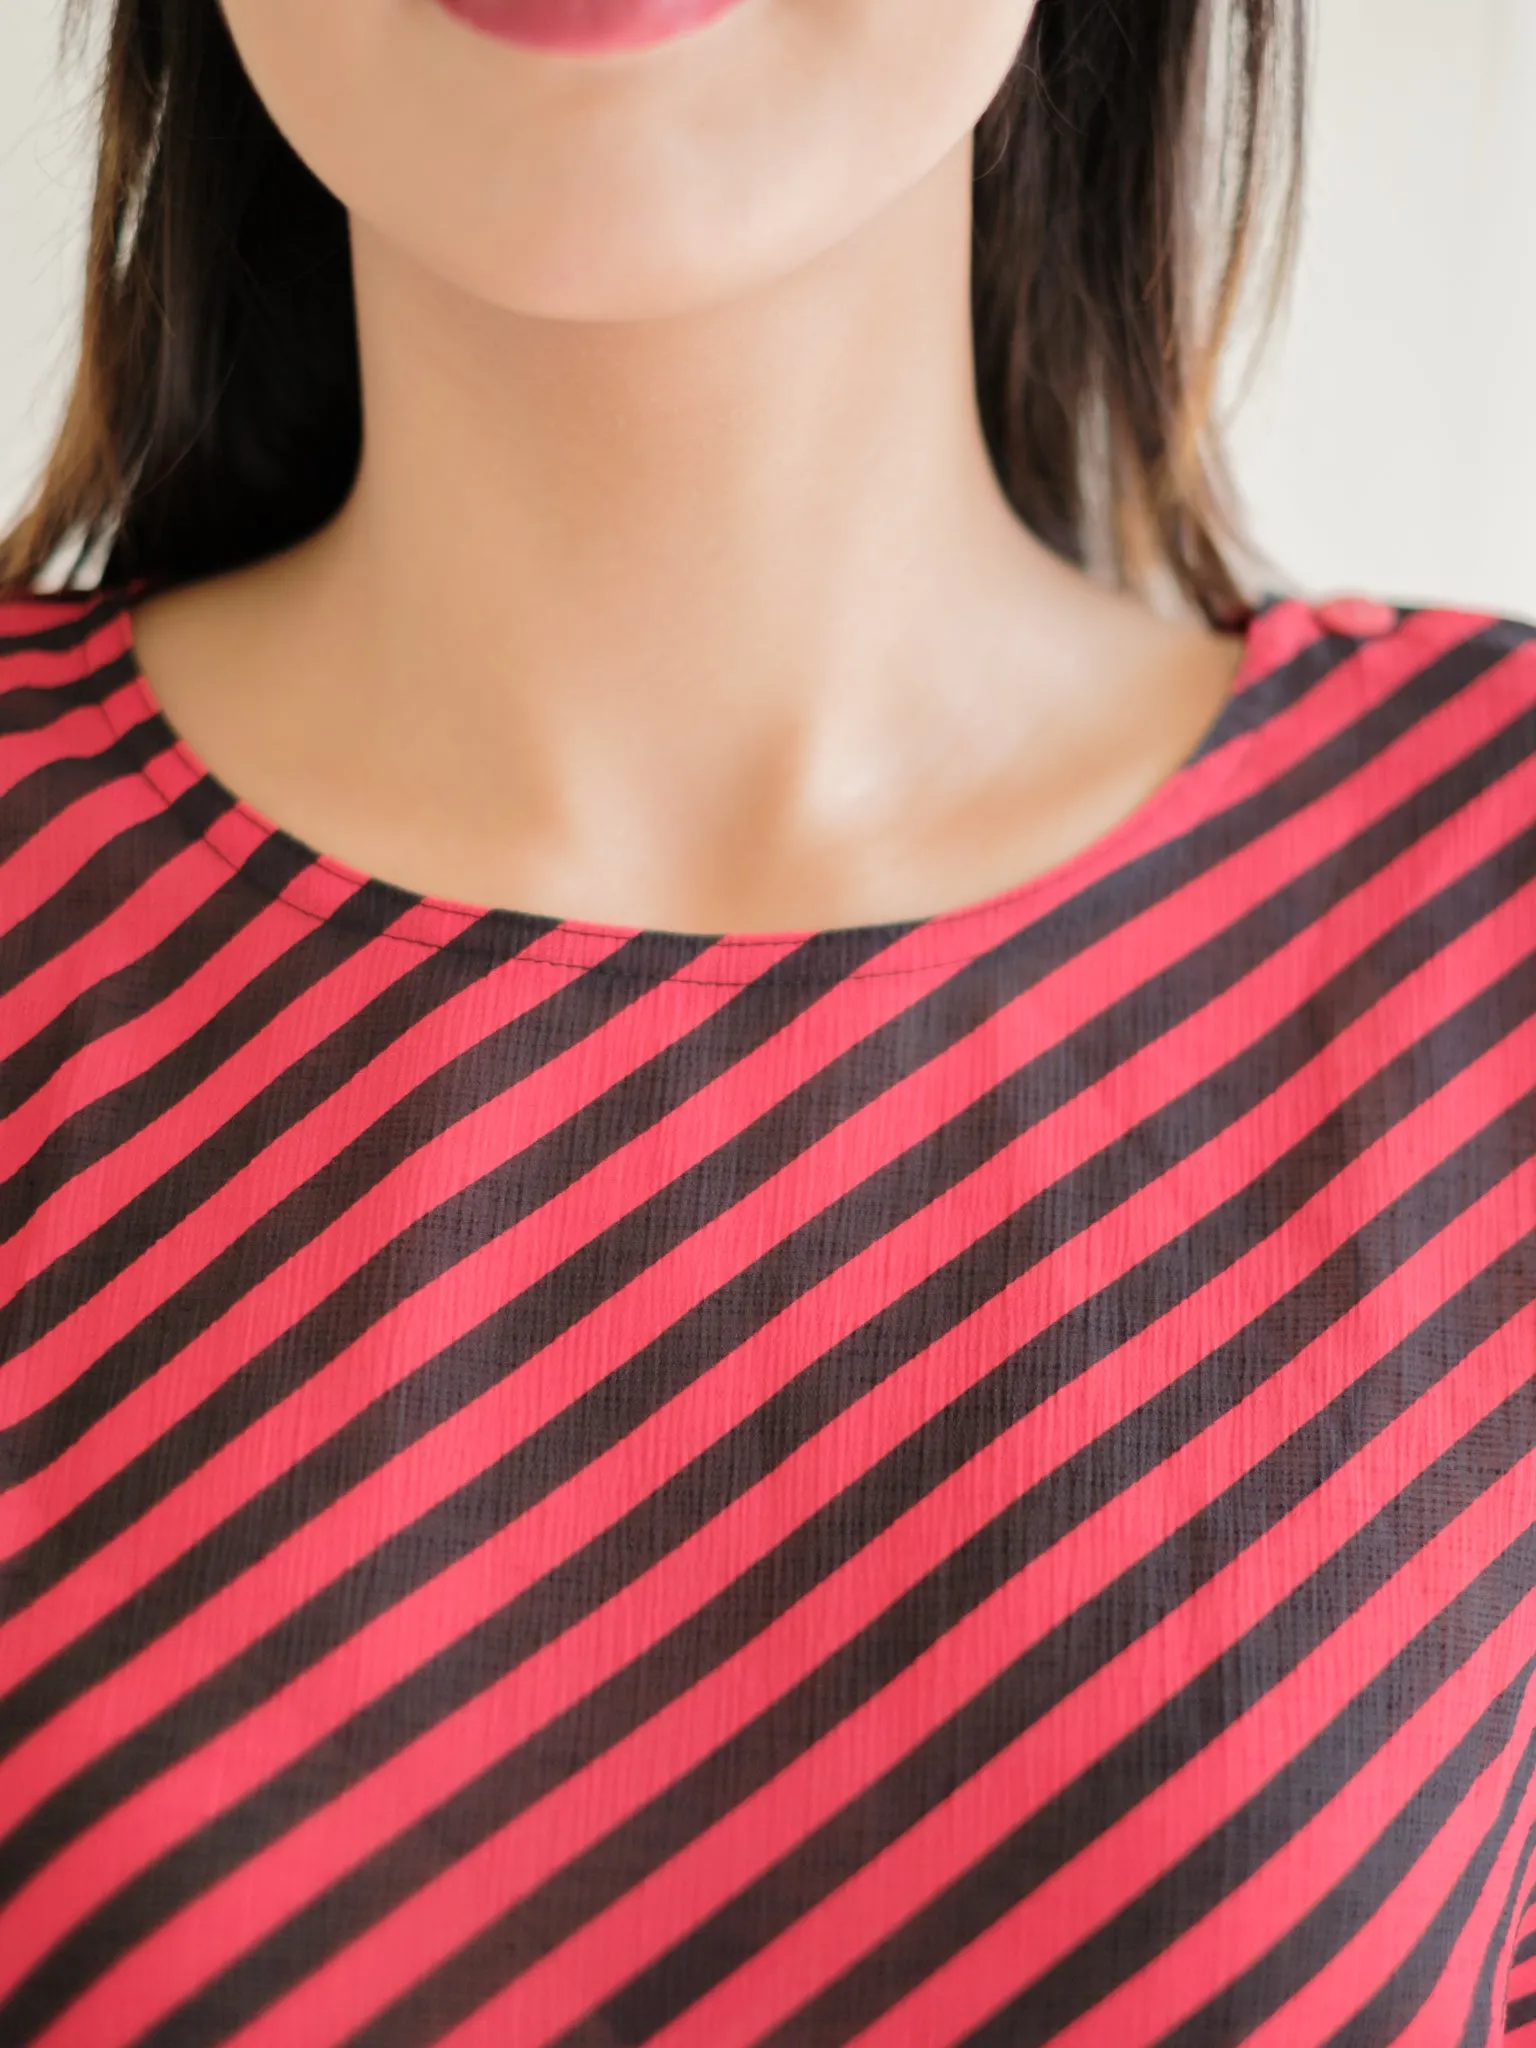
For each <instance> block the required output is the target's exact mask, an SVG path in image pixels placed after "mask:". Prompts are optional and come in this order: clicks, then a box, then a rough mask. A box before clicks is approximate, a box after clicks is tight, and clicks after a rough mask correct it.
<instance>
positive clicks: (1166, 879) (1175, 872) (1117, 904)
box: [34, 642, 1536, 1363]
mask: <svg viewBox="0 0 1536 2048" xmlns="http://www.w3.org/2000/svg"><path fill="white" fill-rule="evenodd" d="M1497 658H1498V653H1497V650H1496V649H1495V648H1492V647H1484V646H1482V645H1481V644H1480V643H1478V642H1470V643H1467V644H1466V645H1465V646H1464V647H1461V648H1458V649H1456V650H1455V652H1454V654H1453V655H1452V656H1449V657H1446V658H1445V659H1444V660H1442V661H1440V662H1438V663H1436V664H1434V665H1433V666H1432V667H1430V668H1427V669H1424V670H1422V671H1420V672H1419V673H1418V674H1416V675H1415V676H1414V677H1413V678H1411V679H1410V680H1409V681H1408V682H1407V683H1405V685H1404V686H1403V688H1402V689H1400V690H1399V691H1398V692H1397V693H1396V694H1395V695H1394V696H1393V697H1392V698H1390V699H1389V700H1388V701H1387V702H1386V703H1385V704H1383V705H1381V706H1379V707H1377V709H1376V710H1375V711H1373V712H1372V713H1370V714H1369V715H1368V716H1367V717H1366V718H1365V719H1363V720H1362V721H1360V723H1359V724H1358V725H1356V726H1355V727H1352V728H1350V729H1349V730H1348V731H1347V732H1346V733H1344V734H1342V735H1341V736H1340V737H1339V738H1338V739H1337V740H1335V741H1334V742H1333V743H1332V744H1331V746H1330V747H1328V748H1326V749H1323V750H1320V751H1319V752H1317V753H1315V754H1313V755H1310V756H1309V757H1307V759H1306V760H1305V761H1303V762H1302V763H1300V764H1299V765H1298V766H1297V767H1296V768H1295V769H1293V770H1291V771H1290V772H1289V773H1288V774H1287V775H1286V776H1284V777H1283V778H1281V779H1280V780H1279V781H1278V782H1276V783H1275V784H1272V785H1270V786H1269V787H1268V788H1267V789H1266V790H1264V791H1261V792H1259V793H1258V794H1257V795H1256V796H1254V797H1252V798H1250V799H1249V800H1248V801H1247V802H1246V803H1244V804H1242V805H1239V806H1237V807H1236V808H1235V809H1234V810H1232V811H1228V812H1226V813H1223V814H1221V816H1219V817H1217V818H1214V819H1211V820H1208V821H1206V822H1205V823H1204V824H1203V825H1202V826H1199V827H1196V828H1195V829H1194V830H1193V831H1192V832H1191V833H1189V834H1187V835H1186V836H1185V838H1184V839H1182V840H1178V841H1175V842H1173V843H1172V844H1171V845H1170V846H1168V847H1165V848H1160V849H1158V850H1157V851H1156V852H1154V853H1152V854H1149V855H1147V856H1145V857H1144V858H1143V859H1142V860H1140V861H1137V862H1134V863H1131V864H1129V865H1127V866H1126V867H1124V868H1121V869H1119V870H1117V871H1116V872H1115V873H1114V874H1113V875H1111V876H1109V877H1107V878H1105V880H1104V881H1103V882H1102V883H1100V884H1099V885H1097V886H1096V887H1094V888H1092V889H1090V890H1088V891H1086V892H1084V893H1083V894H1082V895H1080V896H1078V897H1076V898H1074V899H1072V901H1071V902H1070V903H1069V904H1066V905H1063V906H1061V908H1060V909H1058V911H1056V912H1055V913H1054V914H1053V915H1052V916H1051V917H1049V918H1047V919H1045V920H1042V921H1040V923H1038V924H1037V925H1035V926H1033V927H1031V928H1030V929H1029V930H1028V931H1026V932H1025V933H1024V934H1022V935H1021V936H1020V938H1019V939H1018V940H1015V941H1012V942H1010V943H1009V944H1008V945H1007V946H1005V947H1003V948H1000V949H999V951H998V953H996V954H993V955H990V956H987V958H986V959H985V960H984V961H978V962H976V963H974V964H972V965H971V966H970V967H968V968H966V969H964V970H962V972H961V974H960V975H958V976H957V977H956V979H957V981H958V982H960V983H961V984H962V985H965V984H967V983H969V982H970V980H971V979H972V978H973V977H974V980H975V984H976V987H977V990H978V998H979V1001H985V1002H992V1003H996V1002H997V1001H1000V1000H1006V999H1007V997H1008V995H1012V994H1017V993H1020V992H1022V990H1023V989H1024V988H1027V987H1029V986H1031V985H1033V983H1034V982H1035V981H1036V980H1038V979H1040V978H1041V977H1042V976H1043V974H1045V973H1046V972H1049V971H1050V969H1051V968H1052V967H1054V966H1057V965H1059V964H1060V963H1061V962H1062V961H1063V960H1065V959H1067V958H1069V957H1070V956H1071V955H1072V954H1073V953H1074V952H1076V951H1078V950H1080V949H1081V948H1082V947H1083V946H1085V945H1087V944H1089V943H1091V942H1092V940H1094V939H1095V938H1097V937H1100V936H1103V935H1104V934H1105V933H1107V932H1108V931H1111V930H1113V929H1114V928H1115V927H1116V926H1118V925H1120V924H1123V923H1124V922H1126V921H1127V920H1128V919H1129V918H1130V917H1133V916H1135V915H1137V914H1138V913H1139V912H1141V911H1142V910H1144V909H1146V908H1148V907H1150V906H1151V905H1152V904H1154V903H1155V902H1157V901H1158V900H1160V898H1161V897H1162V896H1164V895H1166V894H1167V893H1169V891H1170V890H1172V889H1174V888H1177V887H1179V886H1181V885H1182V884H1183V883H1184V882H1186V881H1188V880H1190V879H1192V878H1193V876H1194V875H1196V874H1198V873H1200V872H1203V871H1204V870H1205V869H1206V868H1207V867H1209V866H1211V865H1213V864H1214V863H1215V862H1216V861H1218V860H1220V859H1222V858H1224V857H1226V856H1227V855H1228V854H1230V853H1232V852H1235V851H1237V850H1239V849H1240V848H1241V846H1243V845H1246V844H1247V843H1249V842H1250V841H1251V840H1252V839H1253V838H1255V837H1257V836H1259V835H1260V834H1261V833H1262V832H1264V831H1266V830H1268V829H1270V827H1271V826H1272V825H1274V824H1275V823H1277V822H1279V821H1280V820H1281V819H1283V818H1284V817H1286V816H1289V815H1290V814H1291V813H1292V811H1293V810H1295V809H1297V808H1300V807H1301V806H1303V805H1304V804H1306V803H1308V802H1310V801H1312V800H1313V799H1314V798H1315V797H1316V796H1318V795H1320V794H1322V793H1324V792H1325V791H1326V790H1327V789H1328V788H1331V787H1333V786H1334V785H1335V784H1336V783H1338V782H1340V781H1343V780H1345V779H1347V777H1348V776H1349V775H1350V774H1351V773H1353V772H1354V770H1355V769H1356V768H1358V767H1359V766H1360V765H1361V764H1362V762H1363V761H1365V760H1366V759H1368V758H1369V756H1370V755H1372V754H1374V753H1375V752H1377V751H1379V749H1380V748H1381V747H1382V746H1384V745H1386V744H1388V743H1390V741H1391V740H1392V739H1394V738H1396V737H1398V736H1399V735H1400V734H1401V733H1402V732H1403V731H1406V730H1408V729H1409V728H1410V727H1411V726H1412V725H1413V724H1414V723H1416V722H1417V721H1418V720H1419V719H1420V718H1422V717H1423V716H1425V715H1427V714H1428V712H1430V711H1432V710H1433V709H1435V708H1436V707H1437V706H1438V705H1439V704H1440V703H1442V702H1444V701H1448V700H1449V699H1450V698H1452V697H1454V696H1455V695H1456V694H1457V693H1458V691H1459V690H1461V689H1464V688H1466V687H1468V686H1469V685H1470V684H1471V683H1472V682H1473V681H1475V680H1476V678H1477V677H1478V676H1479V675H1481V674H1482V673H1483V672H1484V671H1485V669H1486V668H1488V667H1489V666H1491V665H1492V663H1493V662H1494V661H1495V660H1496V659H1497ZM1313 680H1314V681H1315V680H1316V678H1315V677H1314V678H1313ZM1533 741H1536V723H1533V724H1532V728H1531V731H1530V732H1529V733H1514V732H1512V733H1511V734H1510V735H1509V739H1508V753H1507V754H1499V753H1496V752H1494V751H1491V750H1490V749H1488V748H1483V749H1480V750H1479V754H1478V757H1477V760H1478V762H1479V763H1481V764H1483V765H1482V767H1480V768H1479V769H1478V770H1477V771H1475V773H1474V777H1473V780H1472V781H1471V782H1469V785H1468V787H1469V793H1470V792H1472V791H1475V789H1476V788H1477V787H1480V786H1481V785H1482V783H1486V781H1487V780H1489V779H1491V777H1494V776H1497V774H1499V773H1501V772H1503V771H1504V770H1506V769H1507V768H1508V767H1509V766H1511V765H1513V761H1512V758H1511V757H1512V756H1513V755H1514V754H1515V753H1516V751H1517V750H1521V749H1523V748H1528V747H1530V746H1531V745H1532V744H1533ZM1453 772H1454V771H1453ZM1479 777H1480V780H1479V779H1478V778H1479ZM1418 829H1419V831H1421V832H1422V830H1423V829H1425V828H1424V826H1423V824H1422V823H1421V824H1420V825H1419V827H1418ZM646 936H647V938H649V937H650V936H653V935H646ZM830 936H831V937H833V938H835V939H847V938H856V937H857V934H833V935H830ZM1004 962H1007V963H1008V964H1009V965H1013V964H1014V963H1017V968H1018V973H1017V978H1016V979H1013V980H1012V982H1011V985H1009V986H1007V987H1006V992H1004V990H1003V989H1000V988H999V986H998V983H999V980H1000V978H1001V974H1002V968H1003V964H1004ZM797 971H798V972H803V968H802V969H800V970H797ZM981 1014H985V1012H984V1011H982V1012H981ZM964 1021H965V1024H966V1026H967V1028H968V1026H969V1025H970V1024H974V1022H976V1021H978V1019H977V1017H974V1016H973V1017H971V1018H969V1019H967V1020H964ZM950 1028H951V1030H955V1028H956V1027H955V1025H954V1023H953V1022H951V1025H950ZM879 1036H881V1037H884V1038H885V1039H887V1040H888V1039H889V1038H890V1037H891V1036H892V1034H891V1033H890V1032H889V1031H888V1032H887V1033H885V1034H880V1035H879ZM373 1049H374V1050H375V1051H377V1050H378V1043H377V1041H375V1044H374V1048H373ZM940 1049H941V1044H940V1043H936V1044H934V1045H933V1046H932V1049H931V1051H930V1052H929V1054H928V1057H932V1056H933V1054H934V1053H936V1052H937V1051H938V1050H940ZM874 1052H875V1047H874V1046H872V1045H871V1043H870V1042H869V1041H866V1047H865V1049H864V1050H863V1057H862V1060H861V1065H866V1066H869V1067H873V1066H874V1065H875V1064H876V1061H875V1058H874V1057H873V1055H874ZM842 1064H843V1065H844V1066H846V1065H847V1064H848V1062H844V1063H842ZM894 1078H897V1075H896V1074H893V1075H892V1076H891V1079H894ZM884 1085H889V1081H887V1082H885V1083H884ZM871 1092H873V1093H878V1092H880V1088H879V1086H878V1085H877V1086H875V1087H874V1088H873V1089H872V1090H871ZM866 1099H867V1098H866ZM306 1106H307V1105H306ZM846 1113H847V1111H846V1110H842V1109H840V1108H839V1109H838V1110H837V1111H836V1112H835V1114H836V1116H837V1118H838V1119H839V1120H840V1117H841V1115H843V1114H846ZM240 1123H241V1119H240V1118H238V1117H237V1118H236V1119H233V1120H232V1128H231V1130H230V1134H229V1136H230V1151H229V1165H228V1166H227V1168H226V1169H225V1171H226V1174H227V1173H228V1172H233V1171H234V1170H236V1169H237V1167H238V1166H239V1165H240V1164H243V1163H244V1159H245V1156H246V1155H245V1153H244V1152H242V1150H241V1149H240V1140H241V1130H240ZM381 1135H382V1134H381ZM204 1178H205V1176H204V1174H203V1173H200V1172H199V1171H198V1170H197V1163H196V1159H195V1158H194V1160H193V1161H189V1162H187V1163H186V1165H185V1166H183V1167H180V1168H177V1169H173V1170H172V1171H171V1172H170V1173H168V1174H167V1175H166V1176H164V1177H163V1178H162V1180H161V1181H159V1182H157V1183H156V1185H155V1186H154V1187H153V1188H152V1189H150V1190H147V1191H146V1192H145V1193H144V1194H143V1195H141V1196H140V1197H138V1198H137V1199H136V1200H135V1201H134V1202H132V1203H130V1204H128V1205H127V1206H126V1207H125V1208H124V1209H123V1210H122V1211H121V1212H120V1214H119V1215H118V1216H117V1217H115V1218H113V1219H112V1222H111V1223H110V1224H109V1225H107V1226H105V1228H104V1229H103V1230H102V1231H99V1232H96V1233H94V1234H93V1236H92V1237H91V1238H90V1239H89V1240H88V1241H87V1242H86V1243H85V1244H83V1245H81V1246H80V1247H78V1248H77V1250H75V1251H74V1252H71V1253H69V1254H67V1255H66V1257H65V1258H64V1259H62V1260H60V1261H56V1262H55V1263H54V1265H53V1266H51V1267H50V1268H49V1269H48V1272H47V1273H46V1274H44V1275H41V1276H39V1278H38V1280H37V1281H36V1282H35V1283H34V1285H35V1286H36V1287H37V1288H38V1289H39V1291H41V1290H42V1289H43V1288H44V1287H46V1288H47V1289H48V1290H49V1291H50V1292H52V1293H54V1294H56V1295H57V1297H58V1305H57V1306H56V1308H55V1311H54V1312H55V1314H65V1313H68V1312H69V1310H70V1309H72V1308H73V1307H74V1306H75V1305H76V1304H77V1303H78V1301H79V1300H80V1299H82V1298H84V1295H85V1294H86V1293H88V1292H89V1291H90V1290H91V1289H93V1288H96V1287H100V1286H102V1285H103V1284H105V1283H106V1282H107V1281H108V1280H110V1279H111V1278H112V1277H113V1276H114V1275H115V1274H117V1273H118V1272H120V1271H122V1270H123V1269H124V1267H125V1266H127V1265H128V1264H130V1263H131V1262H132V1260H133V1259H134V1258H135V1257H136V1256H137V1255H138V1253H139V1251H140V1249H141V1248H142V1246H143V1244H144V1242H145V1241H146V1218H147V1217H153V1219H154V1222H155V1227H156V1228H157V1229H158V1230H163V1229H165V1228H167V1227H168V1224H169V1222H171V1221H174V1220H176V1219H177V1218H178V1217H179V1216H180V1215H182V1214H185V1213H189V1211H190V1209H191V1208H193V1207H195V1206H196V1205H197V1202H198V1201H200V1200H201V1199H203V1198H204V1197H205V1195H206V1192H207V1189H206V1186H205V1185H204ZM182 1182H190V1183H191V1185H190V1187H189V1188H184V1187H182V1186H181V1185H180V1184H181V1183H182ZM262 1234H263V1239H264V1241H266V1240H269V1239H270V1237H271V1236H272V1235H274V1234H275V1233H274V1232H273V1230H272V1224H271V1219H264V1223H263V1230H262ZM302 1241H303V1240H302V1239H300V1240H299V1242H302ZM296 1249H298V1244H297V1243H295V1242H293V1241H291V1240H290V1239H288V1238H286V1237H285V1238H284V1239H283V1240H282V1255H283V1256H285V1257H286V1256H290V1255H291V1254H292V1252H293V1251H295V1250H296ZM238 1291H243V1290H237V1292H236V1293H233V1294H231V1293H228V1292H218V1291H217V1290H216V1288H215V1286H214V1285H213V1284H212V1283H211V1282H210V1283H209V1284H207V1285H200V1287H199V1290H198V1292H199V1301H200V1303H201V1304H204V1305H205V1306H206V1309H207V1310H208V1311H209V1319H210V1320H211V1319H213V1316H215V1315H217V1314H219V1313H222V1312H223V1311H224V1310H225V1309H227V1308H228V1307H229V1306H231V1305H232V1301H233V1299H235V1298H238ZM66 1304H67V1306H66ZM376 1312H377V1313H382V1312H383V1309H382V1308H380V1309H378V1310H377V1311H376ZM165 1313H166V1312H165V1311H162V1312H161V1316H164V1314H165ZM159 1319H160V1318H151V1319H150V1321H151V1322H154V1321H156V1320H159ZM185 1341H186V1335H185V1332H184V1331H183V1330H182V1329H180V1328H178V1329H177V1331H176V1333H175V1335H174V1337H173V1338H172V1339H171V1340H170V1342H169V1349H165V1348H164V1347H163V1346H160V1347H157V1345H156V1343H155V1339H154V1334H153V1331H152V1330H151V1329H146V1328H142V1327H141V1329H140V1330H139V1331H137V1332H135V1334H134V1340H133V1342H134V1352H135V1355H136V1357H140V1358H143V1357H145V1356H148V1357H150V1358H153V1357H155V1356H157V1355H159V1356H160V1357H161V1359H162V1362H163V1358H164V1357H165V1356H170V1355H174V1351H175V1350H177V1349H179V1348H180V1345H181V1343H183V1342H185ZM103 1363H105V1361H103Z"/></svg>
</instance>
